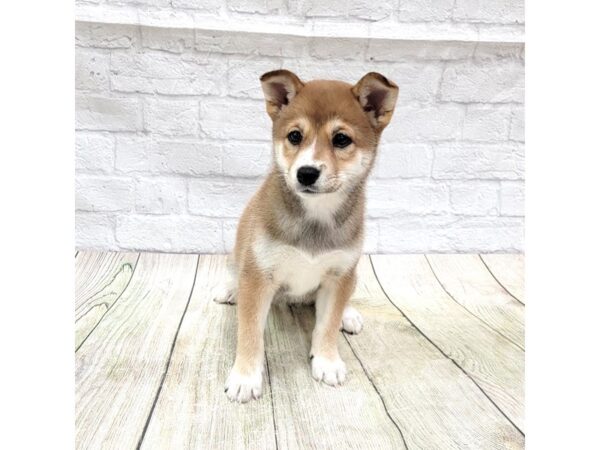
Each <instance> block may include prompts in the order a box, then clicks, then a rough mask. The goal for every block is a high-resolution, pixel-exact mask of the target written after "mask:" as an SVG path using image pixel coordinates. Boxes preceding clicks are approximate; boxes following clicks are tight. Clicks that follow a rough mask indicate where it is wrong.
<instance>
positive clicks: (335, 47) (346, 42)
mask: <svg viewBox="0 0 600 450" xmlns="http://www.w3.org/2000/svg"><path fill="white" fill-rule="evenodd" d="M366 50H367V41H366V40H365V39H337V38H327V39H323V38H321V37H316V38H311V39H310V41H309V43H308V54H309V55H310V56H312V57H313V58H319V59H327V60H332V59H353V60H356V59H359V60H362V59H363V57H364V55H365V52H366Z"/></svg>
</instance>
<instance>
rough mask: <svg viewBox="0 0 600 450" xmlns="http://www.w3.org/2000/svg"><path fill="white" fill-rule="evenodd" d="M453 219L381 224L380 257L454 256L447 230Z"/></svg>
mask: <svg viewBox="0 0 600 450" xmlns="http://www.w3.org/2000/svg"><path fill="white" fill-rule="evenodd" d="M455 220H456V218H454V217H453V216H425V215H418V216H415V215H404V216H400V217H396V218H393V219H389V220H379V221H378V225H379V247H378V251H379V252H380V253H428V252H432V251H436V252H451V251H452V248H451V247H450V244H449V239H448V236H447V234H446V229H447V228H448V227H449V226H450V225H451V224H452V222H453V221H455Z"/></svg>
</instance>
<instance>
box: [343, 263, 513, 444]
mask: <svg viewBox="0 0 600 450" xmlns="http://www.w3.org/2000/svg"><path fill="white" fill-rule="evenodd" d="M358 271H359V279H358V284H357V287H356V291H355V293H354V296H353V298H352V303H353V304H354V305H355V306H356V307H357V308H358V309H359V310H360V311H361V313H362V314H363V317H364V319H365V326H364V329H363V331H362V333H361V334H359V335H356V336H353V335H347V336H346V338H347V340H348V342H349V343H350V345H351V347H352V349H353V351H354V352H355V354H356V355H357V356H358V357H359V358H360V360H361V362H362V365H363V366H364V368H365V370H366V372H367V373H368V375H369V377H370V378H371V380H372V382H373V383H374V385H375V386H376V388H377V390H378V391H379V393H380V394H381V396H382V397H383V400H384V402H385V404H386V405H387V409H388V411H389V413H390V415H391V416H392V417H393V418H394V420H395V421H396V422H397V423H398V424H399V426H400V428H401V429H402V432H403V434H404V438H405V440H406V443H407V447H408V448H410V449H413V448H426V449H482V448H486V449H500V448H503V449H504V448H511V449H522V448H523V446H524V438H523V436H522V434H521V433H520V432H519V431H518V430H517V429H516V428H515V427H514V426H513V424H511V422H510V421H509V420H508V419H507V418H506V417H505V416H504V415H502V413H501V412H500V411H499V410H498V409H497V407H496V406H494V405H493V403H492V402H490V401H489V399H488V398H487V397H486V396H485V395H484V393H483V392H482V391H481V390H480V389H479V388H478V387H477V385H476V384H475V383H474V382H473V381H472V379H470V378H469V377H468V376H467V375H466V374H465V373H464V372H463V371H462V370H461V369H460V368H459V367H458V366H457V365H456V364H455V363H454V362H453V361H452V360H450V359H449V358H447V357H446V356H444V354H443V353H442V352H440V351H439V349H438V348H436V347H435V346H434V345H433V344H432V343H431V342H430V341H429V340H427V338H426V337H424V336H423V335H422V334H421V333H420V332H419V330H417V329H416V328H415V327H414V326H413V325H412V324H411V323H410V322H409V321H408V320H407V319H406V317H405V316H404V315H402V313H401V312H399V311H398V309H397V308H396V307H395V306H394V305H393V304H392V303H391V302H390V301H389V300H388V298H387V297H386V296H385V293H384V292H383V291H382V290H381V287H380V285H379V283H378V281H377V279H376V277H375V274H374V273H373V270H372V267H371V263H370V262H369V259H368V257H363V258H362V259H361V261H360V262H359V265H358ZM403 276H404V275H403V274H402V272H396V273H395V277H403Z"/></svg>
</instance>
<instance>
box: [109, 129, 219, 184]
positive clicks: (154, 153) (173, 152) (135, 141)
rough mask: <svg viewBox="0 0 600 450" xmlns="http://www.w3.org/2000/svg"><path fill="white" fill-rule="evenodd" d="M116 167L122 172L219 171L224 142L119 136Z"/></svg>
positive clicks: (201, 172) (202, 173)
mask: <svg viewBox="0 0 600 450" xmlns="http://www.w3.org/2000/svg"><path fill="white" fill-rule="evenodd" d="M116 155H117V156H116V167H117V170H119V171H122V172H145V173H154V174H180V175H216V174H220V173H221V146H220V145H216V144H213V143H207V142H196V141H193V142H188V141H174V140H173V141H172V140H158V141H155V140H153V139H148V138H140V137H133V138H132V137H119V138H118V139H117V146H116Z"/></svg>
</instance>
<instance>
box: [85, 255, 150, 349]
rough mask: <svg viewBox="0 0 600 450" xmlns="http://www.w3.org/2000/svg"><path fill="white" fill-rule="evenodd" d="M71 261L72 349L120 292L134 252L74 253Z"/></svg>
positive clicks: (133, 262) (131, 267) (134, 260)
mask: <svg viewBox="0 0 600 450" xmlns="http://www.w3.org/2000/svg"><path fill="white" fill-rule="evenodd" d="M76 256H77V257H76V259H75V348H76V349H78V348H79V346H80V345H81V343H82V342H83V341H84V340H85V339H86V338H87V336H88V335H89V334H90V333H91V332H92V330H93V329H94V327H95V326H96V325H97V324H98V322H100V320H102V317H104V314H106V311H108V310H109V309H110V308H111V307H112V305H113V304H114V303H115V301H117V299H118V298H119V296H120V295H121V294H122V293H123V291H124V290H125V288H126V287H127V285H128V284H129V281H130V280H131V276H132V275H133V271H134V270H135V266H136V264H137V260H138V258H139V255H138V254H137V253H105V252H92V251H85V252H83V251H82V252H78V254H77V255H76Z"/></svg>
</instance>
